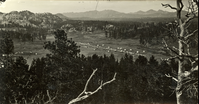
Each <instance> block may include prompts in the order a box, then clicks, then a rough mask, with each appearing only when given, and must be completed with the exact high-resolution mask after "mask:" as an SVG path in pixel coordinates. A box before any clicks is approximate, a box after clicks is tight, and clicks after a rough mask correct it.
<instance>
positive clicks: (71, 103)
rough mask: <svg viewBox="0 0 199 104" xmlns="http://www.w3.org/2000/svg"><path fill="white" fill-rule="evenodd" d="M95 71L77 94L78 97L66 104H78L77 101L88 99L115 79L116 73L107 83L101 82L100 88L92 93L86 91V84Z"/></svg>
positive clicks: (94, 71)
mask: <svg viewBox="0 0 199 104" xmlns="http://www.w3.org/2000/svg"><path fill="white" fill-rule="evenodd" d="M96 71H97V69H95V70H93V73H92V74H91V75H90V77H89V79H88V80H87V82H86V85H85V87H84V90H83V91H82V92H81V93H80V94H79V96H78V97H77V98H75V99H72V100H71V101H70V102H69V103H68V104H73V103H75V102H79V101H82V100H84V99H86V98H88V97H89V96H91V95H93V94H95V93H96V92H98V91H99V90H101V89H102V87H103V86H105V85H107V84H109V83H111V82H113V81H114V80H115V79H116V75H117V73H115V74H114V76H113V78H112V79H111V80H109V81H107V82H105V83H103V82H102V81H101V84H100V86H99V87H98V88H97V89H96V90H95V91H93V92H92V91H86V90H87V86H88V83H89V82H90V80H91V78H92V77H93V76H94V74H95V73H96Z"/></svg>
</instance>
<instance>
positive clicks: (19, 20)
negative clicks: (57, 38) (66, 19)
mask: <svg viewBox="0 0 199 104" xmlns="http://www.w3.org/2000/svg"><path fill="white" fill-rule="evenodd" d="M0 19H1V24H10V23H15V24H19V25H21V26H24V25H26V26H27V25H28V26H32V27H52V24H56V23H59V22H62V21H63V20H62V18H60V17H59V16H57V15H53V14H52V13H33V12H30V11H27V10H25V11H20V12H18V11H12V12H10V13H4V14H2V16H1V18H0Z"/></svg>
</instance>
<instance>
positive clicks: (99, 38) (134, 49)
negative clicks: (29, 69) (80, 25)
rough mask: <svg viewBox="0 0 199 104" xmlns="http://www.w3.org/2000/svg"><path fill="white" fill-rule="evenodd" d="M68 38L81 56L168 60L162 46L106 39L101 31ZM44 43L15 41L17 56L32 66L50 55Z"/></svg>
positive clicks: (137, 40) (129, 40)
mask: <svg viewBox="0 0 199 104" xmlns="http://www.w3.org/2000/svg"><path fill="white" fill-rule="evenodd" d="M68 38H72V39H73V40H74V41H75V42H76V43H77V45H78V46H80V50H81V52H80V54H84V55H85V56H91V55H93V54H97V55H104V54H106V55H110V54H111V53H112V54H114V55H115V57H116V58H117V59H118V60H119V59H120V58H121V57H123V56H124V54H125V53H128V54H132V55H133V56H134V58H137V56H138V55H144V56H146V57H147V58H150V57H151V56H152V55H154V56H155V57H156V59H158V60H160V58H163V59H164V58H167V56H166V55H163V54H162V53H161V49H160V48H159V47H161V46H159V47H158V46H150V47H144V46H141V45H140V43H139V39H124V40H121V39H110V38H106V37H105V34H104V33H103V32H101V31H96V32H94V33H80V32H71V33H68ZM53 40H54V36H53V35H48V36H47V39H46V41H53ZM43 44H44V41H41V40H35V41H34V42H19V41H14V47H15V55H16V56H24V57H25V58H26V59H27V63H28V64H29V65H30V64H31V62H32V59H34V58H39V57H42V56H45V55H46V54H47V53H49V51H48V50H45V49H44V48H43Z"/></svg>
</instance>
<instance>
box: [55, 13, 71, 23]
mask: <svg viewBox="0 0 199 104" xmlns="http://www.w3.org/2000/svg"><path fill="white" fill-rule="evenodd" d="M55 15H56V16H58V17H60V18H61V19H62V20H63V21H67V20H69V18H68V17H66V16H64V15H63V14H61V13H57V14H55Z"/></svg>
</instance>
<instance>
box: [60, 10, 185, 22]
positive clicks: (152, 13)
mask: <svg viewBox="0 0 199 104" xmlns="http://www.w3.org/2000/svg"><path fill="white" fill-rule="evenodd" d="M62 14H63V15H64V16H66V17H68V18H71V19H72V18H73V19H74V18H78V19H81V17H84V18H86V17H87V18H89V19H99V20H100V19H111V18H120V19H122V18H124V19H125V18H165V17H166V18H167V17H170V18H175V17H176V12H169V11H164V10H153V9H150V10H148V11H141V10H140V11H137V12H133V13H132V12H131V13H124V12H118V11H115V10H102V11H97V10H93V11H86V12H68V13H62ZM185 14H186V11H182V15H185Z"/></svg>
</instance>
